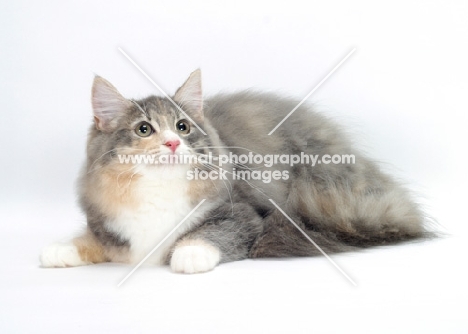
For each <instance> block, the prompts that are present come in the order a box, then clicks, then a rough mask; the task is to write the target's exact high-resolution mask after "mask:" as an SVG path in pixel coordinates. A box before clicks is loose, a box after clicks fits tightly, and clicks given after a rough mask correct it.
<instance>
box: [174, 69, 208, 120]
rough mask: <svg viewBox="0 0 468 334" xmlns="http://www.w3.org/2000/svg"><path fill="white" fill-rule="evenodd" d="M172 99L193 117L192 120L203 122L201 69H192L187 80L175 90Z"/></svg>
mask: <svg viewBox="0 0 468 334" xmlns="http://www.w3.org/2000/svg"><path fill="white" fill-rule="evenodd" d="M174 101H175V102H177V103H178V104H179V105H180V106H181V107H182V110H183V111H185V112H186V113H188V114H189V116H190V117H193V118H194V120H196V121H199V122H203V97H202V83H201V71H200V69H197V70H195V71H193V72H192V73H191V74H190V76H189V78H188V79H187V81H185V83H184V84H183V85H182V86H181V87H180V88H179V89H178V90H177V92H176V93H175V95H174Z"/></svg>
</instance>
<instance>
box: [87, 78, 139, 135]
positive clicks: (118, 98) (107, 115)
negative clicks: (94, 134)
mask: <svg viewBox="0 0 468 334" xmlns="http://www.w3.org/2000/svg"><path fill="white" fill-rule="evenodd" d="M91 102H92V105H93V114H94V123H95V124H96V128H97V129H98V130H101V131H103V132H111V131H113V130H114V129H115V127H116V126H117V122H118V119H119V118H120V117H121V116H123V115H124V114H125V113H126V112H127V109H128V108H129V107H130V106H131V102H130V101H129V100H127V99H125V98H124V97H123V96H122V95H121V94H120V93H119V91H118V90H117V89H116V88H115V87H114V86H112V84H111V83H110V82H109V81H107V80H106V79H104V78H101V77H100V76H95V77H94V82H93V89H92V96H91Z"/></svg>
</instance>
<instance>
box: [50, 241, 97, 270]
mask: <svg viewBox="0 0 468 334" xmlns="http://www.w3.org/2000/svg"><path fill="white" fill-rule="evenodd" d="M41 264H42V266H43V267H45V268H51V267H56V268H64V267H76V266H84V265H87V264H89V263H88V262H86V261H83V260H82V259H81V256H80V254H79V252H78V248H77V247H76V246H75V245H74V244H73V243H72V242H69V243H54V244H51V245H49V246H47V247H45V248H44V249H43V250H42V253H41Z"/></svg>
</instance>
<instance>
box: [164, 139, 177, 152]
mask: <svg viewBox="0 0 468 334" xmlns="http://www.w3.org/2000/svg"><path fill="white" fill-rule="evenodd" d="M164 145H166V146H167V147H169V148H170V149H171V151H172V152H173V153H174V152H175V150H177V147H178V146H179V145H180V140H179V139H176V140H168V141H167V142H165V143H164Z"/></svg>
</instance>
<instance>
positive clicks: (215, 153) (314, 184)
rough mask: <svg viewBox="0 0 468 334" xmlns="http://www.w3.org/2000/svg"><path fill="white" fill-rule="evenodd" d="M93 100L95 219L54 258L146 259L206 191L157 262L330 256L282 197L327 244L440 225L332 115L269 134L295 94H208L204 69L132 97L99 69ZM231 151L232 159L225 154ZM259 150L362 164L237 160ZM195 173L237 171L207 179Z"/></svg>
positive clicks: (47, 253)
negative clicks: (160, 92) (164, 89)
mask: <svg viewBox="0 0 468 334" xmlns="http://www.w3.org/2000/svg"><path fill="white" fill-rule="evenodd" d="M173 102H174V103H175V104H174V103H173ZM92 106H93V114H94V124H93V125H92V127H91V129H90V131H89V137H88V144H87V162H86V166H85V168H84V169H83V171H82V175H81V178H80V183H79V195H80V202H81V207H82V209H83V210H84V212H85V214H86V217H87V229H86V231H85V232H84V233H83V234H82V235H80V236H78V237H76V238H75V239H73V240H72V241H71V242H69V243H56V244H52V245H50V246H48V247H46V248H45V249H44V250H43V252H42V255H41V262H42V265H43V266H44V267H71V266H80V265H87V264H92V263H100V262H106V261H114V262H125V263H138V262H139V261H140V260H142V259H143V258H144V257H145V256H146V255H147V254H148V253H149V252H150V251H151V250H152V249H153V248H154V247H155V246H156V245H157V244H158V243H160V242H161V241H162V240H163V239H164V238H165V237H166V236H167V235H168V233H169V232H170V231H171V230H172V229H173V228H174V227H175V226H177V225H178V224H179V223H180V222H181V221H182V220H183V219H184V218H185V217H186V216H187V215H188V214H189V213H190V212H191V211H192V210H193V209H194V208H195V207H196V206H197V205H199V203H201V201H202V200H203V199H205V200H206V201H204V202H203V203H202V204H201V205H200V206H199V207H198V208H197V209H196V210H195V211H194V212H193V213H192V214H191V215H190V216H188V218H187V219H186V220H185V221H184V223H183V224H182V225H181V226H180V227H179V228H178V229H177V230H175V232H174V233H173V234H172V235H171V236H170V237H168V238H167V239H166V240H165V241H164V242H163V243H162V244H161V245H160V247H159V248H158V249H157V250H156V251H155V252H154V253H153V254H152V256H151V257H150V258H148V260H147V262H148V263H152V264H169V265H170V266H171V268H172V269H173V270H174V271H175V272H181V273H198V272H205V271H209V270H211V269H213V268H214V267H215V266H216V265H217V264H218V263H222V262H229V261H236V260H242V259H246V258H259V257H288V256H312V255H317V254H320V253H319V251H318V249H317V248H316V247H315V246H314V245H312V244H311V243H310V242H309V241H308V240H307V239H306V238H305V237H304V236H303V235H302V234H301V233H300V231H298V230H297V229H296V227H295V226H294V225H292V224H291V222H290V221H289V220H288V218H287V217H286V216H285V215H284V214H283V213H281V212H280V211H279V210H278V209H277V207H276V206H275V205H274V203H276V204H277V205H278V206H279V207H280V208H282V210H284V212H285V213H287V215H288V216H289V217H290V218H291V219H292V220H293V221H295V223H296V224H298V225H299V227H300V228H301V229H302V230H303V231H305V233H307V235H308V236H309V237H310V238H311V239H313V240H314V241H315V242H316V243H317V244H318V245H319V246H320V247H321V248H322V249H323V250H324V251H325V252H342V251H349V250H353V249H358V248H363V247H368V246H373V245H386V244H391V243H396V242H399V241H405V240H411V239H417V238H422V237H425V236H427V235H429V233H428V232H427V230H426V228H425V226H424V216H423V214H422V212H421V210H420V209H419V208H418V206H417V205H416V204H415V203H414V202H413V201H412V199H411V197H410V195H409V194H408V192H407V191H406V190H405V189H404V188H402V187H401V186H400V185H399V184H397V183H396V182H395V181H394V180H392V178H391V177H389V176H388V175H386V174H384V173H383V172H382V171H380V169H379V168H378V167H377V165H376V164H375V163H373V162H372V161H370V160H369V159H368V158H367V157H365V156H364V155H363V154H361V153H360V152H359V151H357V150H356V149H355V148H354V147H353V145H352V143H351V142H350V141H349V140H348V139H347V138H346V137H345V136H344V135H343V133H342V131H341V130H340V129H339V127H338V126H337V125H336V124H334V123H333V122H332V121H330V120H329V119H327V118H326V117H324V116H323V115H321V114H318V113H316V112H314V111H312V110H310V108H308V107H305V106H301V107H300V108H298V109H297V110H296V111H295V112H294V113H293V114H292V115H291V117H289V118H288V119H287V120H286V121H285V122H284V123H283V124H281V126H280V127H278V129H277V130H276V131H275V132H273V133H272V134H271V135H269V132H270V131H271V129H273V128H275V126H276V125H277V124H278V123H279V122H280V121H281V120H282V119H283V118H284V117H285V116H286V114H287V113H289V112H290V111H291V110H292V109H293V108H294V107H295V106H296V102H294V101H292V100H289V99H284V98H280V97H278V96H276V95H273V94H262V93H253V92H249V91H247V92H240V93H236V94H225V95H217V96H214V97H212V98H210V99H207V100H206V101H203V99H202V86H201V74H200V71H199V70H197V71H195V72H193V73H192V74H191V75H190V77H189V78H188V79H187V81H186V82H185V83H184V84H183V85H182V86H181V87H180V88H179V89H178V90H177V92H176V93H175V95H174V96H173V97H172V99H169V98H167V97H166V98H163V97H157V96H150V97H147V98H145V99H142V100H138V101H133V100H128V99H126V98H124V97H123V96H122V95H121V94H120V93H119V92H118V91H117V89H116V88H114V86H112V85H111V84H110V83H109V82H108V81H106V80H105V79H103V78H101V77H98V76H96V77H95V79H94V83H93V88H92ZM205 133H206V135H205ZM229 154H231V156H230V157H229V159H228V161H227V162H226V160H225V161H224V162H225V164H224V165H223V166H222V169H220V168H219V164H217V163H216V161H217V159H216V158H218V159H219V158H220V157H221V156H229ZM247 154H251V155H253V154H259V155H261V156H267V155H269V156H274V155H278V156H279V155H285V154H287V155H290V156H292V155H296V156H300V155H301V154H302V155H304V154H305V155H309V156H310V155H313V156H317V157H320V158H323V157H325V156H328V157H332V156H338V157H340V156H345V155H348V156H349V155H352V156H353V157H354V158H355V163H347V164H334V163H325V161H324V163H322V164H320V163H317V164H315V166H311V165H310V163H307V164H306V163H302V164H290V163H279V162H277V163H276V164H274V165H268V166H266V165H265V164H261V163H253V162H251V161H249V162H246V163H243V162H239V161H238V160H236V159H235V158H233V157H234V156H240V155H247ZM124 155H127V156H130V155H134V156H136V155H145V156H152V157H153V158H154V157H156V158H158V159H160V158H163V157H164V158H168V157H171V156H173V157H174V156H179V157H180V156H182V155H193V156H195V157H198V158H203V157H205V158H206V157H208V156H211V157H214V158H215V159H214V160H213V161H214V162H213V161H211V162H207V161H195V162H190V163H175V162H174V161H172V162H168V163H160V164H155V163H133V164H132V163H130V164H128V163H122V160H121V157H122V156H124ZM200 160H201V159H200ZM218 161H219V160H218ZM195 171H197V173H199V174H198V175H201V174H200V173H201V172H203V171H204V172H205V175H206V174H207V173H208V172H212V171H213V172H217V173H223V172H224V173H225V175H227V176H228V177H224V178H223V177H218V178H211V179H210V178H208V179H201V178H195V176H196V175H197V174H195V173H194V172H195ZM255 171H256V173H257V174H256V175H257V176H258V175H260V176H269V177H268V179H269V180H270V182H268V181H269V180H268V179H265V178H262V177H261V178H258V177H257V178H246V177H245V176H246V175H247V176H248V175H249V174H246V173H244V174H243V177H239V174H240V173H242V172H247V173H250V172H252V173H254V172H255ZM274 171H278V173H279V174H278V173H276V174H274ZM262 173H263V174H262ZM213 175H215V174H213ZM272 175H276V177H274V178H272V177H271V176H272ZM236 176H238V177H236ZM270 199H271V200H272V201H273V202H274V203H273V202H272V201H270Z"/></svg>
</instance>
